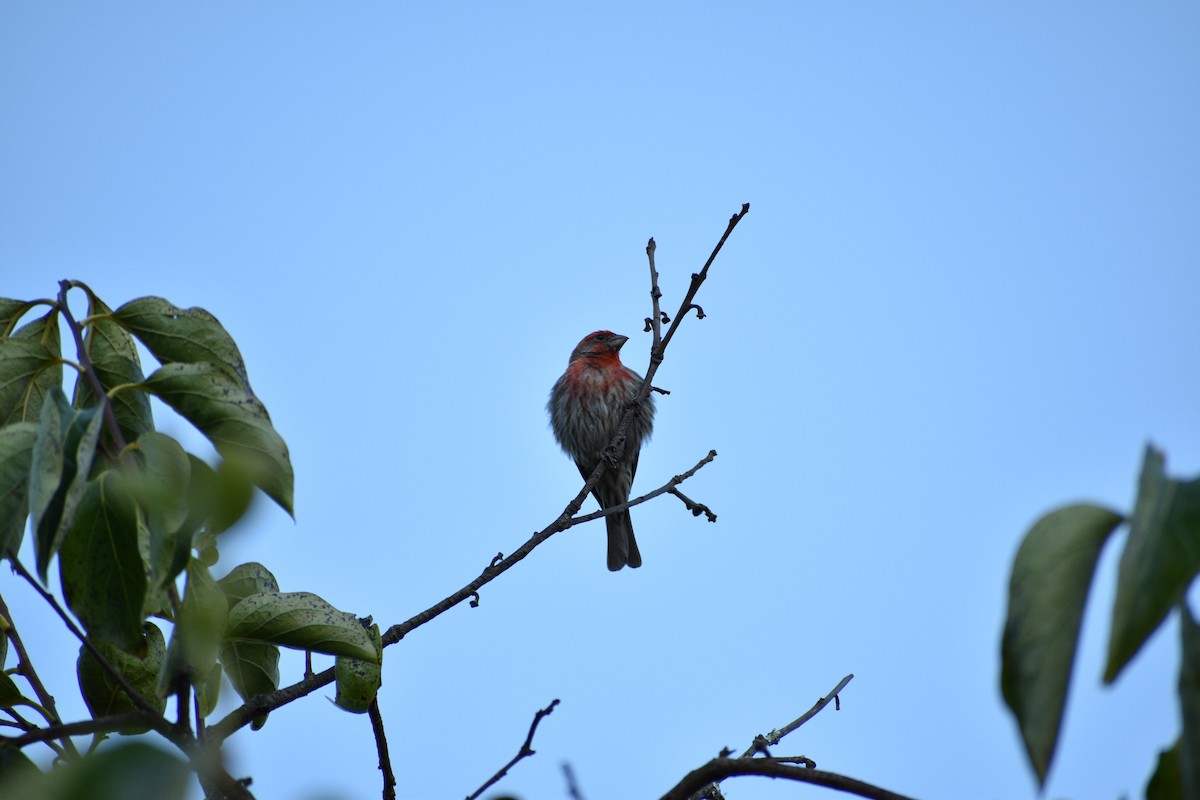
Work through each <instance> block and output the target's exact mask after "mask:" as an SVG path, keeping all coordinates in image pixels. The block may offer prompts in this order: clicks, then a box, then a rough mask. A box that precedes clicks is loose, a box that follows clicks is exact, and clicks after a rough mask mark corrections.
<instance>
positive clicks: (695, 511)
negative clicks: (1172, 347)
mask: <svg viewBox="0 0 1200 800" xmlns="http://www.w3.org/2000/svg"><path fill="white" fill-rule="evenodd" d="M667 491H668V492H670V493H671V494H673V495H675V496H676V497H678V498H679V499H680V500H682V501H683V504H684V505H685V506H686V507H687V510H688V511H690V512H692V516H693V517H698V516H700V515H701V514H703V515H704V516H705V517H707V518H708V521H709V522H716V521H717V515H716V514H714V513H713V510H712V509H711V508H709V507H708V506H706V505H704V503H697V502H696V501H695V500H693V499H692V498H690V497H688V496H687V495H686V494H684V493H683V492H681V491H679V490H678V489H676V488H675V487H673V486H672V487H671V488H670V489H668V490H667Z"/></svg>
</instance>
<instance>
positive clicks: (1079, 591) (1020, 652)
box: [1000, 505, 1122, 784]
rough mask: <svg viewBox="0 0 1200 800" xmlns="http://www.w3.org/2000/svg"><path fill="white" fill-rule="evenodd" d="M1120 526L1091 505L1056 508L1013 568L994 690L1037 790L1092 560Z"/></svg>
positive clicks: (1028, 538)
mask: <svg viewBox="0 0 1200 800" xmlns="http://www.w3.org/2000/svg"><path fill="white" fill-rule="evenodd" d="M1121 522H1122V517H1121V515H1120V514H1117V513H1116V512H1113V511H1109V510H1108V509H1104V508H1098V507H1096V506H1091V505H1072V506H1067V507H1065V508H1060V509H1057V510H1055V511H1052V512H1050V513H1049V514H1047V515H1046V516H1044V517H1042V518H1041V519H1040V520H1038V521H1037V522H1036V523H1035V524H1034V526H1033V527H1032V528H1031V529H1030V530H1029V533H1027V534H1026V535H1025V539H1024V541H1022V542H1021V547H1020V548H1019V549H1018V550H1017V557H1016V559H1014V561H1013V570H1012V578H1011V580H1010V581H1009V588H1008V618H1007V621H1006V622H1005V626H1004V640H1003V643H1002V645H1001V672H1000V686H1001V689H1002V690H1003V692H1004V701H1005V702H1006V703H1007V704H1008V707H1009V708H1010V709H1011V710H1012V712H1013V714H1014V715H1015V716H1016V718H1017V725H1018V727H1019V728H1020V729H1021V736H1022V738H1023V739H1024V741H1025V749H1026V752H1027V753H1028V755H1029V762H1030V764H1031V765H1032V766H1033V769H1034V772H1036V773H1037V777H1038V782H1039V784H1042V783H1045V780H1046V773H1047V771H1048V770H1049V769H1050V761H1051V759H1052V758H1053V757H1054V747H1055V745H1056V744H1057V741H1058V732H1059V728H1060V725H1061V723H1062V713H1063V707H1064V705H1065V704H1066V699H1067V687H1068V685H1069V684H1070V680H1071V665H1072V664H1073V663H1074V660H1075V648H1076V646H1077V644H1078V641H1079V625H1080V621H1081V620H1082V618H1083V607H1084V603H1085V602H1086V601H1087V595H1088V590H1089V589H1090V588H1091V584H1092V576H1093V573H1094V572H1095V568H1096V559H1097V558H1099V556H1100V550H1101V548H1103V546H1104V543H1105V542H1106V541H1107V540H1108V537H1109V535H1110V534H1111V533H1112V532H1113V530H1114V529H1115V528H1116V527H1117V526H1118V525H1120V524H1121Z"/></svg>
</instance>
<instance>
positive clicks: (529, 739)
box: [467, 698, 558, 800]
mask: <svg viewBox="0 0 1200 800" xmlns="http://www.w3.org/2000/svg"><path fill="white" fill-rule="evenodd" d="M556 705H558V698H555V699H554V700H552V701H551V702H550V705H548V706H546V707H545V708H540V709H538V712H537V713H536V714H534V715H533V724H532V725H530V726H529V735H527V736H526V737H525V743H524V744H522V745H521V749H520V750H518V751H517V754H516V755H515V756H513V758H512V760H511V761H509V762H508V763H507V764H505V765H504V766H503V767H501V768H500V771H499V772H497V773H496V774H495V775H493V776H492V777H490V778H488V779H487V782H486V783H484V784H483V786H480V787H479V788H478V789H476V790H475V791H474V792H473V793H471V794H470V795H468V797H467V800H476V798H478V797H479V795H481V794H483V793H484V792H485V791H487V789H488V787H489V786H491V785H493V784H494V783H496V782H497V781H499V780H500V779H501V778H503V777H504V776H505V775H507V774H508V771H509V770H510V769H512V768H513V766H514V765H515V764H516V763H517V762H518V761H520V760H521V759H522V758H528V757H529V756H532V755H534V753H535V751H534V749H533V748H532V746H531V745H533V734H534V733H536V732H537V726H538V723H539V722H541V721H542V717H548V716H550V712H552V711H554V707H555V706H556Z"/></svg>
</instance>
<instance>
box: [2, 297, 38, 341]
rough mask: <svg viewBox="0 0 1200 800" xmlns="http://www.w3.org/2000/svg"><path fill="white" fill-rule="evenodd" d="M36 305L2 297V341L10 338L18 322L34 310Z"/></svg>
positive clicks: (28, 301) (27, 301) (26, 301)
mask: <svg viewBox="0 0 1200 800" xmlns="http://www.w3.org/2000/svg"><path fill="white" fill-rule="evenodd" d="M34 305H35V303H34V302H33V301H30V300H13V299H12V298H10V297H0V339H6V338H8V335H9V333H10V332H12V329H13V328H15V327H16V326H17V322H18V320H20V319H21V317H23V316H25V314H26V313H27V312H28V311H29V309H31V308H33V306H34Z"/></svg>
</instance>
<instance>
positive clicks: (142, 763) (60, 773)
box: [0, 742, 191, 800]
mask: <svg viewBox="0 0 1200 800" xmlns="http://www.w3.org/2000/svg"><path fill="white" fill-rule="evenodd" d="M6 749H7V748H6ZM0 752H3V751H0ZM23 772H24V773H25V774H22V775H14V776H13V777H12V779H11V780H10V779H7V778H6V779H5V780H4V781H3V782H2V783H0V797H6V798H7V797H11V798H37V800H183V798H184V797H186V795H187V788H188V785H189V778H190V774H191V773H190V772H189V770H188V766H187V764H186V763H184V762H183V761H180V760H179V759H178V758H176V757H174V756H172V755H168V754H167V753H165V752H163V751H161V750H159V749H157V748H154V747H151V746H150V745H147V744H143V743H141V742H129V743H123V744H120V745H117V746H116V747H112V748H107V749H103V750H100V751H99V752H97V753H94V754H92V755H89V756H88V757H87V758H84V759H82V760H80V761H76V762H73V763H71V764H67V765H65V766H62V767H60V768H59V769H55V770H54V771H52V772H50V773H47V774H45V775H43V774H40V773H36V772H34V773H29V771H28V770H24V771H23Z"/></svg>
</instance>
